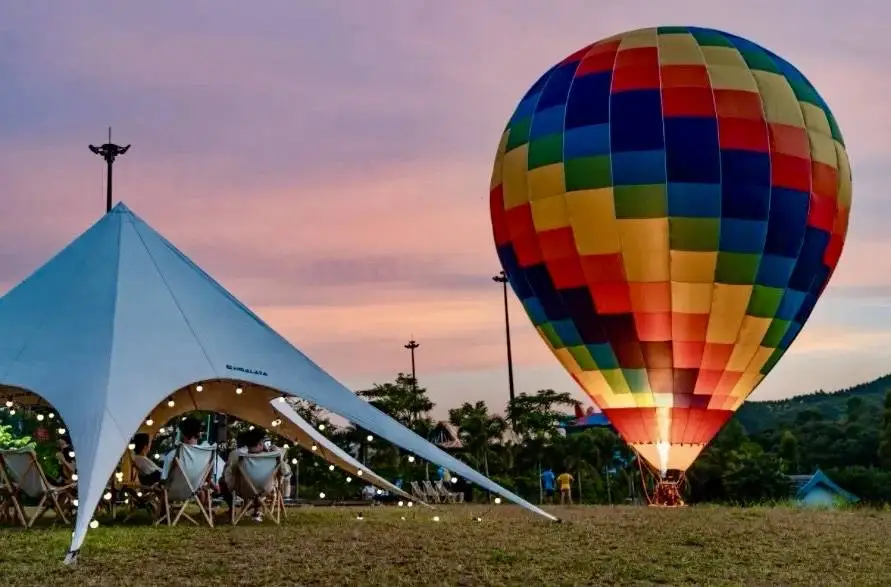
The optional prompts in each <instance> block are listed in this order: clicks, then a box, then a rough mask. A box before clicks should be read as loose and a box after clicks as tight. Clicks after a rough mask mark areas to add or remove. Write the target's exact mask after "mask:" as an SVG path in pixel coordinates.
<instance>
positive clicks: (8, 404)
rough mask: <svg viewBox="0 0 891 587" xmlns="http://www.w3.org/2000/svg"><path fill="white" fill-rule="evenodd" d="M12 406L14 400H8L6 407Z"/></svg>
mask: <svg viewBox="0 0 891 587" xmlns="http://www.w3.org/2000/svg"><path fill="white" fill-rule="evenodd" d="M12 406H13V403H12V401H10V400H6V407H7V408H11V407H12Z"/></svg>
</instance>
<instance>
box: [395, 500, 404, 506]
mask: <svg viewBox="0 0 891 587" xmlns="http://www.w3.org/2000/svg"><path fill="white" fill-rule="evenodd" d="M396 505H398V506H399V507H402V506H404V505H405V502H404V501H402V500H401V499H400V500H399V503H397V504H396Z"/></svg>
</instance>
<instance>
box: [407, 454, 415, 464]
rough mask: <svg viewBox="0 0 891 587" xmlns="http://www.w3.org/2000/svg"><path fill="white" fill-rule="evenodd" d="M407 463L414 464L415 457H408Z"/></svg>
mask: <svg viewBox="0 0 891 587" xmlns="http://www.w3.org/2000/svg"><path fill="white" fill-rule="evenodd" d="M408 462H409V463H413V462H415V455H408Z"/></svg>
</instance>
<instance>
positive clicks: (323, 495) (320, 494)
mask: <svg viewBox="0 0 891 587" xmlns="http://www.w3.org/2000/svg"><path fill="white" fill-rule="evenodd" d="M319 498H320V499H325V492H324V491H323V492H321V493H319Z"/></svg>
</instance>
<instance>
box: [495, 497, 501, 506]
mask: <svg viewBox="0 0 891 587" xmlns="http://www.w3.org/2000/svg"><path fill="white" fill-rule="evenodd" d="M499 503H501V498H500V497H496V498H495V504H496V505H497V504H499Z"/></svg>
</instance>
